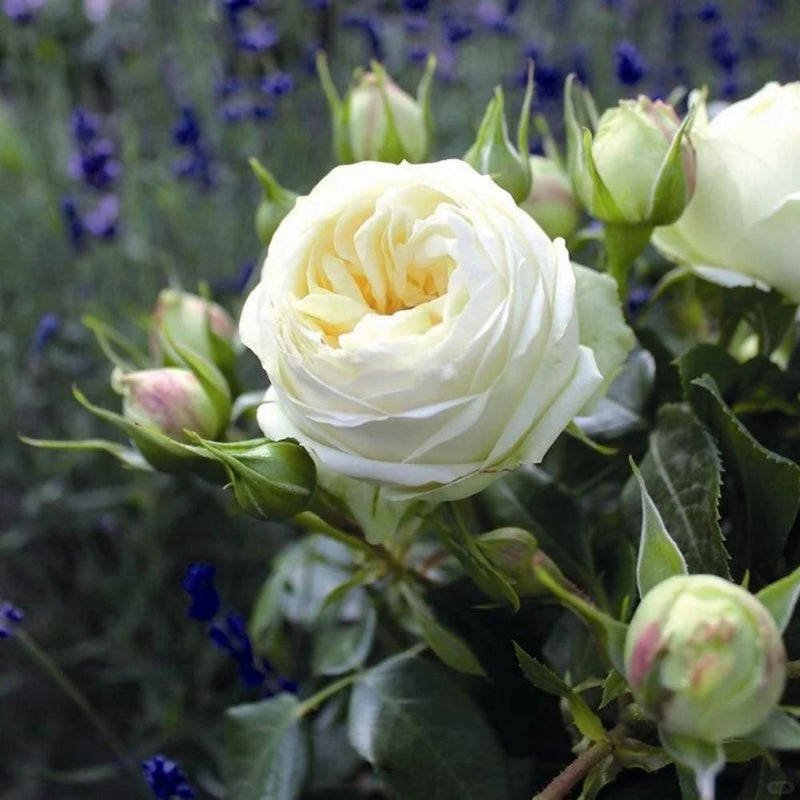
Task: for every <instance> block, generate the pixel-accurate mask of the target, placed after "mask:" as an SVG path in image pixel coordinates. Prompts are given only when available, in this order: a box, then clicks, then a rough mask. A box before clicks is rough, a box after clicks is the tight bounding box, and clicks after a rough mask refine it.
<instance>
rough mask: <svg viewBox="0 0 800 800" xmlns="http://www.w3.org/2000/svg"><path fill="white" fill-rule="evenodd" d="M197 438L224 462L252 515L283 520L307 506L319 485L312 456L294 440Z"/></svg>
mask: <svg viewBox="0 0 800 800" xmlns="http://www.w3.org/2000/svg"><path fill="white" fill-rule="evenodd" d="M195 441H196V442H197V444H199V445H200V446H201V447H203V448H204V449H205V450H206V451H207V452H208V453H209V454H211V455H212V456H213V457H214V458H216V459H217V461H219V463H221V464H222V466H223V467H224V469H225V472H226V473H227V474H228V478H229V479H230V483H231V486H232V487H233V493H234V495H235V497H236V501H237V502H238V504H239V505H240V506H241V508H242V510H243V511H245V512H247V513H248V514H250V515H251V516H253V517H257V518H259V519H268V520H281V519H287V518H289V517H292V516H294V515H295V514H298V513H299V512H301V511H303V510H305V509H306V508H307V507H308V504H309V501H310V499H311V496H312V495H313V493H314V490H315V488H316V485H317V469H316V466H315V465H314V461H313V459H312V458H311V456H310V455H309V454H308V453H307V452H306V451H305V450H304V449H303V448H302V447H301V446H300V445H299V444H297V442H295V441H292V440H288V439H286V440H283V441H280V442H272V441H270V440H269V439H254V440H252V441H246V442H208V441H202V440H201V439H198V438H196V437H195Z"/></svg>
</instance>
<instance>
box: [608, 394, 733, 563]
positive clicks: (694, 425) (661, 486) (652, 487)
mask: <svg viewBox="0 0 800 800" xmlns="http://www.w3.org/2000/svg"><path fill="white" fill-rule="evenodd" d="M640 471H641V476H642V479H643V480H644V482H645V484H646V485H647V488H648V491H649V494H650V496H651V498H652V500H653V502H654V503H655V506H656V508H657V509H658V510H659V511H660V512H661V518H662V521H663V524H664V525H665V527H666V529H667V530H668V531H669V535H670V536H671V537H672V539H673V540H674V541H675V544H676V545H677V547H678V549H679V550H680V552H681V553H682V554H683V555H684V557H685V560H686V564H687V566H688V570H689V572H692V573H695V572H697V573H712V574H714V575H720V576H722V577H724V578H729V577H730V572H729V570H728V554H727V552H726V551H725V545H724V544H723V539H722V531H721V530H720V527H719V521H718V516H719V515H718V511H717V503H718V501H719V494H720V476H721V467H720V463H719V456H718V455H717V449H716V446H715V445H714V442H713V440H712V439H711V436H710V435H709V434H708V432H707V431H706V429H705V428H704V427H703V426H702V425H701V424H700V423H699V422H698V421H697V419H696V418H695V417H694V415H693V414H692V412H691V411H690V410H689V409H688V408H686V407H685V406H682V405H671V404H670V405H665V406H662V408H661V409H660V411H659V414H658V421H657V424H656V428H655V429H654V430H653V432H652V433H651V435H650V447H649V449H648V452H647V455H646V456H645V458H644V460H643V461H642V463H641V465H640ZM640 494H641V493H640V490H639V487H638V486H637V485H636V478H635V477H631V479H630V480H629V481H628V484H627V485H626V487H625V490H624V492H623V508H624V510H625V512H626V515H627V516H628V517H629V519H631V521H632V522H634V523H635V524H636V527H637V528H638V527H640V526H641V525H642V517H641V513H642V512H641V508H642V503H641V499H640Z"/></svg>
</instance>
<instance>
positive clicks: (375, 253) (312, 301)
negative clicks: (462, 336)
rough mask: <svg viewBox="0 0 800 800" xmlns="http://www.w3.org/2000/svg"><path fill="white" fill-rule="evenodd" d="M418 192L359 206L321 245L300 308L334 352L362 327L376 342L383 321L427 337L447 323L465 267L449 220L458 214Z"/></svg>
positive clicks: (435, 196) (431, 193)
mask: <svg viewBox="0 0 800 800" xmlns="http://www.w3.org/2000/svg"><path fill="white" fill-rule="evenodd" d="M416 188H417V191H415V192H414V193H413V196H412V197H409V196H408V190H402V189H401V190H399V191H395V192H391V193H387V194H385V195H382V196H381V197H380V198H379V199H378V200H377V202H376V201H374V200H373V202H372V204H371V205H370V204H361V205H358V204H356V205H355V206H354V207H351V208H348V209H346V210H345V211H344V212H342V213H341V214H340V215H339V216H338V217H337V218H335V219H333V220H329V221H328V222H327V223H326V224H325V228H324V230H320V231H319V234H320V235H318V236H316V237H315V240H314V245H313V247H312V249H311V251H310V253H309V257H308V261H307V266H306V286H305V287H303V288H304V289H305V293H304V296H301V297H299V298H298V300H297V301H296V307H297V310H298V311H300V312H301V313H302V314H303V315H304V316H305V318H306V319H307V321H308V324H309V325H311V326H313V327H315V328H317V329H319V331H320V332H321V333H322V335H323V336H324V338H325V340H326V342H327V343H328V344H329V345H330V346H332V347H340V346H345V342H344V341H343V340H342V337H343V336H345V335H349V334H354V333H357V328H358V327H359V326H362V328H366V327H368V328H370V330H371V332H372V335H374V334H375V333H376V326H379V327H380V326H381V325H384V327H386V326H387V325H388V324H389V321H388V320H387V321H386V322H385V323H380V321H378V320H374V319H372V318H373V317H375V316H379V317H395V316H396V317H398V319H397V320H394V321H393V322H392V324H393V326H394V333H395V334H396V333H397V331H398V330H399V328H398V325H400V326H401V327H402V329H403V330H404V331H405V332H406V333H408V332H413V333H424V332H425V330H428V329H430V327H432V326H433V325H436V324H439V323H440V322H441V321H442V317H441V312H442V305H443V302H442V300H443V298H444V296H445V295H446V294H447V289H448V284H449V281H450V277H451V275H452V274H453V272H454V271H455V269H456V266H457V265H456V260H455V259H454V257H453V249H454V248H453V239H454V234H453V231H452V228H451V226H450V225H449V224H448V219H449V217H450V216H452V214H453V212H454V211H457V210H456V209H455V208H454V207H453V206H452V204H450V203H448V202H445V200H446V199H445V198H443V196H442V195H441V194H439V193H438V192H436V191H435V190H432V189H425V190H423V191H421V192H420V191H419V187H416ZM411 201H413V202H411ZM409 324H410V327H409ZM387 330H388V329H387ZM378 335H380V334H378ZM350 341H351V342H352V337H351V340H350Z"/></svg>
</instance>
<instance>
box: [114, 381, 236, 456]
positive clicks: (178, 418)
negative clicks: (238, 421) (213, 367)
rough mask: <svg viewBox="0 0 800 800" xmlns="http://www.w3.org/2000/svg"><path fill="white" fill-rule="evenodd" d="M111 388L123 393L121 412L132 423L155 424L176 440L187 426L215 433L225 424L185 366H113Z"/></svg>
mask: <svg viewBox="0 0 800 800" xmlns="http://www.w3.org/2000/svg"><path fill="white" fill-rule="evenodd" d="M111 385H112V387H113V388H114V391H116V392H117V393H119V394H121V395H122V414H123V416H124V417H125V418H126V419H128V420H130V421H131V422H133V423H135V424H136V425H144V426H148V427H151V428H155V429H156V430H157V431H159V432H160V433H163V434H164V435H165V436H167V437H169V438H170V439H173V440H175V441H178V442H187V441H189V440H188V437H187V435H186V433H185V431H186V430H190V431H195V432H196V433H197V434H198V435H200V436H203V437H215V436H217V435H218V434H219V433H220V432H221V431H222V430H224V428H225V426H226V425H227V422H228V421H227V419H222V418H221V417H220V415H219V413H218V412H217V409H216V407H215V405H214V403H213V401H212V399H211V398H210V397H209V395H208V393H207V392H206V390H205V389H204V388H203V385H202V384H201V383H200V381H199V380H198V378H197V376H196V375H195V374H194V373H193V372H191V371H190V370H188V369H180V368H178V367H162V368H161V369H147V370H141V371H138V372H122V370H120V369H118V368H117V369H115V370H114V372H113V373H112V376H111Z"/></svg>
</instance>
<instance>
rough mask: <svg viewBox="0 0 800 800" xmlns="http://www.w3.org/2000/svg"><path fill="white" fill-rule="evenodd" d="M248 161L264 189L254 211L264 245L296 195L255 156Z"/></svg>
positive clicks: (258, 233) (290, 208)
mask: <svg viewBox="0 0 800 800" xmlns="http://www.w3.org/2000/svg"><path fill="white" fill-rule="evenodd" d="M248 163H249V164H250V168H251V169H252V170H253V172H254V173H255V176H256V178H258V182H259V183H260V184H261V188H262V189H263V191H264V197H263V199H262V201H261V202H260V203H259V205H258V210H257V211H256V218H255V227H256V235H257V236H258V239H259V241H260V242H261V244H262V245H264V247H266V246H267V245H268V244H269V243H270V241H272V237H273V235H274V233H275V231H276V230H277V228H278V225H280V223H281V222H282V221H283V218H284V217H285V216H286V215H287V214H288V213H289V212H290V211H291V210H292V209H293V208H294V204H295V202H296V200H297V195H296V194H295V193H294V192H292V191H290V190H289V189H286V188H284V187H283V186H281V185H280V184H279V183H278V181H277V180H276V179H275V176H274V175H273V174H272V173H271V172H270V171H269V170H268V169H267V168H266V167H265V166H264V165H263V164H262V163H261V162H260V161H259V160H258V159H257V158H250V159H248ZM210 333H213V331H212V332H210Z"/></svg>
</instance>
